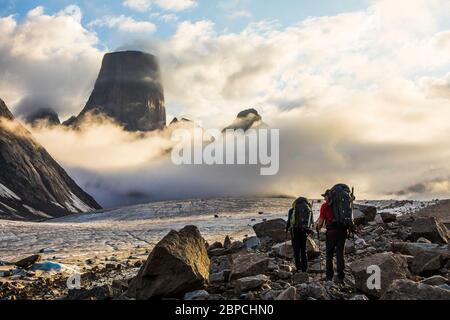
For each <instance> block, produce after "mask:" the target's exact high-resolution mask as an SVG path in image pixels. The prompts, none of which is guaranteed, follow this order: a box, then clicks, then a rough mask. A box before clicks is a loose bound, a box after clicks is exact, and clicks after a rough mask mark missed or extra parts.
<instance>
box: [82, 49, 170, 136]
mask: <svg viewBox="0 0 450 320" xmlns="http://www.w3.org/2000/svg"><path fill="white" fill-rule="evenodd" d="M87 114H91V115H92V114H93V115H103V116H107V117H109V118H111V119H112V120H114V121H115V122H117V123H118V124H119V125H121V126H123V127H124V128H125V130H127V131H152V130H158V129H163V128H164V127H165V126H166V108H165V102H164V90H163V86H162V81H161V74H160V68H159V63H158V61H157V59H156V57H155V56H154V55H151V54H148V53H144V52H140V51H120V52H112V53H108V54H106V55H105V56H104V57H103V62H102V66H101V69H100V73H99V75H98V78H97V81H96V83H95V87H94V90H93V91H92V94H91V96H90V97H89V100H88V102H87V103H86V106H85V107H84V109H83V111H82V112H81V113H80V115H79V116H78V117H77V118H76V120H75V121H74V122H73V124H74V125H77V124H78V123H79V122H80V121H82V119H83V117H84V116H85V115H87Z"/></svg>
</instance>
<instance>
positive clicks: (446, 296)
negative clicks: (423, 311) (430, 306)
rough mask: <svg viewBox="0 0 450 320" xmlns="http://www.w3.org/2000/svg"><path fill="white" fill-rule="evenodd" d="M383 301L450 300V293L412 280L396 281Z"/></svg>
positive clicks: (385, 294)
mask: <svg viewBox="0 0 450 320" xmlns="http://www.w3.org/2000/svg"><path fill="white" fill-rule="evenodd" d="M381 299H382V300H450V291H449V290H444V289H441V288H438V287H434V286H430V285H427V284H423V283H417V282H413V281H411V280H406V279H403V280H396V281H394V282H393V283H392V285H391V286H390V287H389V289H388V290H387V291H386V292H385V293H384V294H383V296H382V297H381Z"/></svg>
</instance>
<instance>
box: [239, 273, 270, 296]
mask: <svg viewBox="0 0 450 320" xmlns="http://www.w3.org/2000/svg"><path fill="white" fill-rule="evenodd" d="M269 280H270V278H269V277H268V276H266V275H264V274H259V275H257V276H251V277H245V278H240V279H237V280H236V281H235V284H234V287H235V290H236V292H238V293H241V292H248V291H250V290H254V289H258V288H260V287H261V286H262V285H263V284H265V283H267V282H269Z"/></svg>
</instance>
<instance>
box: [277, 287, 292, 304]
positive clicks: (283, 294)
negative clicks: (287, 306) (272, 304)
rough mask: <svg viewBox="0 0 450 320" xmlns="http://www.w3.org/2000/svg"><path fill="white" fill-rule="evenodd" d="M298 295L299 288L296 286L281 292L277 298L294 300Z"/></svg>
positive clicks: (279, 299)
mask: <svg viewBox="0 0 450 320" xmlns="http://www.w3.org/2000/svg"><path fill="white" fill-rule="evenodd" d="M296 295H297V289H296V288H295V287H289V288H287V289H286V290H284V291H283V292H281V293H280V294H279V295H278V297H277V298H276V299H275V300H278V301H293V300H295V298H296Z"/></svg>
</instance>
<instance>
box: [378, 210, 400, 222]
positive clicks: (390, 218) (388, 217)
mask: <svg viewBox="0 0 450 320" xmlns="http://www.w3.org/2000/svg"><path fill="white" fill-rule="evenodd" d="M380 216H381V218H382V219H383V222H384V223H392V222H396V221H397V216H396V215H395V214H393V213H390V212H380Z"/></svg>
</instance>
